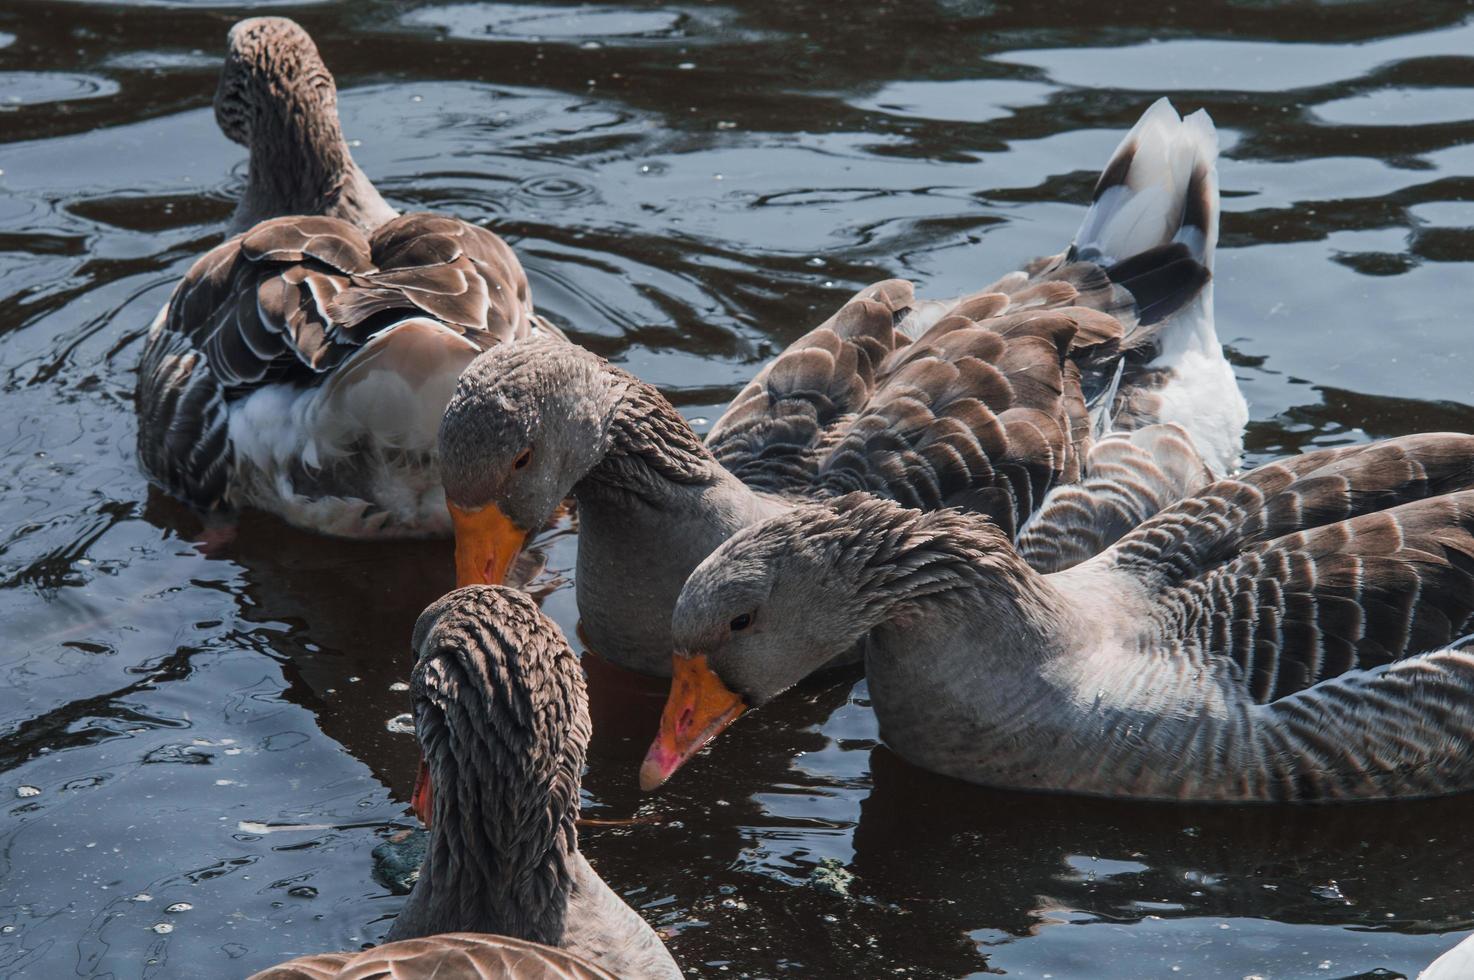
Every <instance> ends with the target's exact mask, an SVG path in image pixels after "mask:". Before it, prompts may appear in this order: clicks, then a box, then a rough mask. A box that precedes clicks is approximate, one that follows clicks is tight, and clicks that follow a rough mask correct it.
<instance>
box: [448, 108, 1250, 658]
mask: <svg viewBox="0 0 1474 980" xmlns="http://www.w3.org/2000/svg"><path fill="white" fill-rule="evenodd" d="M1215 153H1216V138H1215V137H1214V132H1213V128H1212V124H1211V122H1209V121H1208V119H1207V117H1206V115H1205V114H1202V113H1198V114H1196V115H1194V116H1191V117H1189V118H1188V119H1187V120H1181V119H1179V118H1178V116H1177V113H1176V112H1175V111H1174V110H1173V109H1172V107H1171V106H1170V105H1169V104H1168V103H1166V102H1165V101H1163V102H1161V103H1158V104H1157V105H1155V106H1153V107H1152V109H1151V110H1149V111H1148V113H1147V114H1146V116H1145V117H1143V120H1142V122H1141V123H1139V124H1138V125H1137V127H1136V128H1135V129H1133V130H1132V132H1131V134H1129V135H1128V137H1127V138H1126V140H1125V141H1124V142H1123V143H1122V145H1121V147H1120V149H1118V150H1117V152H1116V154H1115V156H1114V157H1113V158H1112V161H1111V163H1110V165H1109V166H1108V167H1107V168H1106V170H1105V172H1104V173H1103V174H1102V175H1101V178H1100V182H1099V185H1098V187H1097V189H1096V193H1095V202H1094V204H1093V206H1092V207H1091V209H1090V210H1089V212H1088V213H1087V215H1086V217H1085V221H1084V224H1083V225H1082V226H1081V233H1080V236H1079V237H1078V238H1077V241H1076V242H1075V244H1074V245H1072V246H1071V247H1070V249H1069V250H1067V251H1066V252H1065V253H1062V254H1060V255H1057V256H1053V257H1050V258H1045V259H1040V260H1038V261H1035V262H1033V263H1031V264H1030V265H1028V266H1027V267H1026V268H1025V269H1023V270H1021V271H1018V272H1014V273H1011V274H1009V275H1007V276H1005V277H1004V278H1002V279H1000V280H998V281H997V282H995V283H993V284H992V285H989V286H987V287H985V288H984V289H982V290H980V291H978V292H976V293H973V294H970V295H968V296H964V297H962V298H960V299H953V300H948V301H934V300H922V299H918V298H917V297H916V296H915V294H914V290H913V287H912V284H911V283H909V282H906V281H904V280H897V279H892V280H887V281H884V282H881V283H878V284H876V285H873V286H870V287H868V288H866V289H864V290H861V291H860V293H859V294H858V295H856V296H855V297H854V298H853V299H852V300H850V301H849V302H848V303H846V304H845V305H844V306H843V307H842V308H841V309H840V310H839V311H838V312H837V313H835V314H834V316H832V317H831V318H830V319H829V320H827V321H826V322H825V323H823V324H822V325H820V326H819V327H817V328H815V329H814V330H812V331H810V332H809V333H808V334H806V335H804V336H803V337H801V338H799V339H798V340H797V341H795V342H794V343H793V344H791V345H790V346H789V347H788V348H787V349H786V350H785V351H784V352H783V353H782V354H780V355H779V356H778V357H777V358H776V359H775V360H774V361H773V362H772V363H770V364H769V365H767V366H766V367H765V368H764V369H763V370H762V371H761V372H760V373H759V374H758V376H757V377H756V379H754V381H753V382H752V383H751V384H750V385H748V386H747V387H746V388H745V389H744V390H743V391H742V392H741V393H740V394H739V395H738V396H737V398H736V399H735V400H734V401H733V403H732V405H731V407H730V408H729V409H728V410H727V412H726V413H725V414H724V415H723V416H722V417H721V418H720V419H719V420H718V421H717V423H716V425H715V426H714V428H713V429H712V431H711V433H710V435H709V436H708V437H707V439H706V440H705V441H704V442H703V441H702V440H701V439H700V438H699V437H698V436H697V435H696V434H695V432H694V431H693V430H692V429H691V427H690V426H689V425H688V424H687V423H686V421H685V420H684V419H683V418H682V417H681V416H680V414H679V413H678V412H677V411H676V410H675V408H673V407H672V406H671V404H670V402H668V401H667V400H666V399H665V398H664V397H663V396H662V395H661V394H660V393H659V392H658V391H657V390H656V389H655V388H654V387H652V386H651V385H648V384H645V383H644V382H642V381H640V380H639V379H637V378H634V377H632V376H631V375H629V374H627V373H625V372H624V371H622V370H620V369H619V368H617V367H615V366H613V365H611V364H609V363H608V362H607V361H604V360H603V359H601V358H598V357H595V356H594V355H592V354H590V353H588V352H586V351H582V350H579V349H576V348H573V347H569V346H562V347H559V346H557V345H555V344H552V343H550V342H519V343H517V344H512V345H506V346H503V347H500V348H496V349H493V350H491V351H489V352H487V353H486V354H483V355H481V356H480V357H478V358H477V360H476V361H474V362H473V363H472V364H471V366H470V367H469V368H468V369H467V370H466V372H465V373H464V374H463V375H462V376H461V380H460V383H459V385H458V386H457V389H456V394H455V396H454V398H452V400H451V403H450V406H449V407H448V409H447V410H446V414H445V419H444V421H443V423H442V425H441V430H440V449H441V459H442V463H443V477H444V480H445V488H446V495H447V501H448V503H449V504H450V509H451V512H452V518H453V521H454V523H455V533H456V565H457V581H458V582H460V583H461V584H467V583H472V582H496V581H500V580H501V579H502V576H503V575H504V574H505V571H506V569H507V567H508V565H509V563H510V562H511V560H512V557H513V555H514V554H515V553H516V552H517V550H518V549H519V548H520V547H521V546H522V545H523V543H524V542H525V540H526V537H527V534H528V533H529V532H530V531H532V530H536V529H538V528H540V527H542V526H543V525H544V524H545V523H546V522H547V520H548V518H549V516H550V515H551V514H552V513H553V511H554V508H556V507H557V506H558V505H559V503H560V502H561V501H562V500H563V499H564V498H565V497H567V496H572V497H573V498H574V499H575V501H576V503H577V507H578V515H579V522H580V524H579V549H578V567H577V573H576V583H577V594H578V607H579V612H580V615H581V619H582V628H583V630H584V632H585V634H586V635H587V638H588V640H589V642H590V645H591V646H592V648H593V649H594V650H596V651H598V652H599V653H600V654H601V655H603V656H604V657H606V658H607V659H609V660H611V661H613V662H614V663H617V664H619V665H621V666H625V667H629V668H632V669H635V670H638V671H642V672H644V673H650V674H661V675H664V674H668V673H669V672H670V670H671V663H672V661H671V638H670V627H669V624H670V614H671V611H672V609H673V608H674V604H675V598H676V595H677V593H678V592H679V591H680V587H681V585H682V583H684V582H685V580H686V577H687V576H688V575H689V574H690V572H691V570H692V569H694V568H695V567H696V565H697V564H698V563H699V562H700V561H701V560H702V559H703V558H705V557H706V556H707V555H708V554H710V553H711V551H712V550H713V549H714V548H716V546H717V545H719V544H720V543H721V542H722V541H725V540H726V539H727V538H728V537H730V536H731V535H732V534H733V533H734V532H736V531H737V530H738V529H739V528H742V527H745V526H747V525H748V524H751V523H754V522H755V521H758V520H761V519H764V518H768V517H772V516H774V515H776V514H780V513H783V512H784V511H786V510H789V509H791V508H793V507H795V506H798V505H799V504H801V503H803V502H805V501H810V500H814V499H823V498H826V497H831V496H836V495H839V494H843V493H846V492H850V491H864V492H866V493H870V494H873V495H877V496H881V497H888V498H894V499H896V500H899V501H900V502H902V503H904V504H906V505H908V506H912V507H918V508H923V509H935V508H938V507H948V506H962V507H966V508H968V509H970V510H975V511H978V512H980V513H984V514H987V515H988V516H989V517H991V518H992V519H993V520H995V521H996V522H997V523H998V524H999V525H1000V526H1001V527H1003V528H1004V529H1005V530H1006V532H1007V533H1008V534H1009V535H1010V536H1012V535H1014V534H1016V533H1018V532H1019V530H1020V529H1021V528H1023V527H1024V526H1025V524H1026V523H1027V522H1028V521H1029V520H1030V519H1031V515H1036V514H1038V512H1040V510H1041V503H1045V504H1046V506H1045V507H1044V508H1043V513H1042V514H1041V515H1039V516H1040V517H1041V518H1042V523H1041V524H1040V526H1039V528H1038V529H1037V530H1038V531H1039V532H1040V533H1038V534H1036V535H1034V536H1033V538H1032V541H1033V543H1029V542H1026V543H1025V546H1026V547H1027V548H1028V549H1029V550H1030V553H1031V554H1038V555H1040V558H1041V561H1047V562H1050V563H1054V564H1056V565H1057V564H1058V563H1059V562H1061V561H1068V560H1072V559H1071V558H1070V556H1071V555H1072V554H1073V553H1074V552H1076V551H1078V550H1079V549H1078V548H1066V547H1061V546H1057V545H1054V544H1050V543H1049V542H1051V541H1057V540H1058V539H1059V538H1060V536H1061V535H1064V534H1069V533H1074V532H1076V531H1079V530H1081V529H1084V530H1086V531H1087V532H1088V534H1089V535H1090V536H1093V537H1094V538H1096V540H1095V543H1094V545H1092V546H1093V547H1101V546H1104V545H1105V544H1109V543H1110V542H1109V540H1106V539H1104V538H1102V535H1103V534H1104V533H1105V531H1104V529H1105V528H1106V527H1107V526H1112V527H1114V526H1119V527H1120V530H1124V529H1125V528H1129V527H1131V526H1134V525H1135V524H1136V523H1139V522H1140V520H1142V519H1145V518H1146V517H1149V516H1150V515H1151V514H1152V513H1154V512H1155V510H1156V509H1158V508H1159V507H1160V506H1161V505H1163V504H1165V503H1168V502H1170V501H1171V500H1173V499H1176V497H1178V496H1180V495H1181V494H1182V493H1185V492H1189V491H1191V490H1192V489H1196V488H1197V487H1198V486H1201V485H1202V484H1203V483H1206V482H1207V474H1206V471H1205V470H1204V469H1203V467H1202V464H1201V462H1200V461H1199V460H1198V458H1197V456H1196V454H1195V453H1194V452H1193V449H1194V448H1195V447H1196V446H1199V445H1201V446H1205V447H1209V448H1213V449H1215V453H1216V456H1215V458H1216V459H1217V464H1218V465H1219V466H1229V465H1231V458H1230V457H1236V452H1237V450H1236V449H1235V450H1233V451H1232V452H1228V451H1222V449H1221V445H1220V444H1223V445H1226V444H1228V443H1232V444H1233V445H1234V446H1237V440H1238V438H1239V436H1238V434H1237V433H1238V430H1239V429H1240V428H1241V426H1242V422H1243V414H1244V412H1243V399H1242V398H1241V397H1240V396H1239V395H1238V392H1237V389H1236V388H1235V387H1234V383H1233V376H1232V373H1231V372H1229V370H1228V367H1227V364H1226V363H1225V362H1223V359H1222V353H1221V351H1219V350H1218V348H1217V342H1216V340H1212V335H1213V325H1212V307H1211V298H1210V297H1208V296H1207V295H1206V292H1205V287H1206V286H1207V284H1208V281H1209V271H1208V264H1209V263H1211V257H1212V250H1213V247H1214V243H1215V242H1216V239H1217V224H1218V222H1217V213H1218V212H1217V185H1216V178H1215V177H1214V154H1215ZM1205 336H1206V337H1207V338H1208V339H1209V340H1211V341H1212V342H1211V344H1210V345H1209V346H1211V347H1212V349H1213V351H1214V356H1215V357H1216V358H1217V360H1218V363H1217V365H1216V366H1214V365H1212V364H1209V363H1208V359H1207V358H1206V357H1205V356H1199V355H1200V354H1201V351H1200V350H1199V348H1200V347H1201V346H1202V344H1203V343H1205V342H1206V341H1204V337H1205ZM1189 349H1190V351H1191V352H1192V353H1193V356H1192V357H1187V355H1186V354H1183V350H1189ZM1169 353H1170V354H1172V356H1173V357H1174V358H1175V360H1172V361H1171V363H1164V362H1162V360H1161V358H1162V357H1163V356H1165V355H1166V354H1169ZM1189 362H1190V363H1189ZM1205 364H1207V365H1208V367H1204V365H1205ZM1220 368H1221V370H1219V369H1220ZM1191 378H1196V379H1197V380H1196V381H1195V382H1193V383H1192V384H1189V385H1188V388H1191V389H1192V390H1201V391H1203V392H1207V393H1209V394H1210V395H1211V396H1212V398H1213V400H1214V405H1215V407H1216V410H1217V414H1216V415H1212V413H1210V411H1209V410H1208V408H1207V407H1206V406H1204V405H1202V404H1199V403H1197V402H1194V401H1192V400H1191V399H1190V398H1186V397H1184V395H1183V389H1182V385H1183V384H1184V382H1185V381H1186V380H1188V379H1191ZM1220 382H1222V383H1220ZM1225 384H1226V386H1227V387H1226V388H1225V387H1224V385H1225ZM1194 385H1196V387H1194ZM1093 420H1094V423H1093ZM1162 421H1181V422H1182V423H1183V425H1184V429H1182V430H1176V431H1177V433H1178V437H1177V438H1175V439H1173V438H1164V437H1160V436H1159V435H1153V436H1151V437H1149V438H1148V439H1147V442H1148V443H1149V444H1150V445H1151V446H1152V447H1153V448H1155V449H1162V450H1165V449H1166V447H1168V446H1169V445H1170V446H1174V447H1176V448H1178V449H1180V450H1181V451H1182V453H1183V454H1184V456H1183V458H1185V459H1188V460H1190V461H1191V462H1190V464H1189V465H1179V464H1178V463H1176V462H1170V461H1169V462H1168V463H1166V464H1162V460H1159V459H1154V458H1153V454H1152V452H1151V451H1149V450H1147V449H1146V448H1144V447H1143V445H1142V444H1141V443H1140V442H1136V443H1133V439H1135V438H1136V437H1135V435H1134V432H1133V431H1132V430H1135V429H1137V428H1141V427H1146V426H1148V425H1150V424H1151V423H1154V422H1162ZM1093 424H1097V428H1100V429H1104V428H1111V427H1113V428H1115V429H1118V430H1122V431H1121V432H1120V433H1119V434H1118V435H1116V436H1115V437H1114V442H1112V444H1111V445H1105V442H1110V441H1111V440H1105V441H1103V442H1102V444H1101V445H1100V446H1098V447H1097V448H1100V449H1101V450H1102V453H1103V456H1102V457H1101V462H1102V464H1103V465H1105V467H1106V468H1107V469H1109V468H1110V466H1115V467H1116V469H1117V470H1118V471H1120V472H1124V473H1127V474H1130V473H1135V472H1136V471H1138V470H1144V471H1145V472H1143V473H1141V475H1140V476H1139V477H1137V478H1134V485H1135V487H1136V489H1135V490H1133V491H1132V492H1129V493H1120V492H1115V491H1112V490H1111V489H1110V488H1109V487H1106V486H1099V485H1094V486H1091V485H1086V484H1080V487H1079V489H1077V490H1076V491H1074V492H1073V493H1072V494H1070V495H1067V496H1066V497H1065V498H1064V499H1058V500H1055V501H1052V502H1046V501H1045V495H1046V494H1047V493H1048V492H1049V491H1050V490H1051V488H1053V487H1056V486H1058V485H1062V484H1070V485H1074V484H1077V483H1078V482H1079V481H1080V478H1081V476H1082V470H1083V471H1085V472H1088V471H1089V468H1090V466H1091V464H1092V462H1093V459H1092V448H1091V447H1092V442H1093V439H1094V436H1095V434H1096V433H1095V431H1094V430H1093V429H1092V425H1093ZM1230 431H1232V432H1233V435H1232V436H1231V437H1230V436H1229V435H1228V434H1227V433H1229V432H1230ZM1107 464H1109V465H1107ZM1184 480H1185V481H1186V482H1185V483H1183V482H1182V481H1184ZM1138 491H1139V492H1138ZM1106 514H1109V515H1113V516H1102V515H1106ZM1121 514H1125V515H1126V516H1124V517H1121V516H1120V515H1121Z"/></svg>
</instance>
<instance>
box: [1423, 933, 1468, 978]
mask: <svg viewBox="0 0 1474 980" xmlns="http://www.w3.org/2000/svg"><path fill="white" fill-rule="evenodd" d="M1469 977H1474V936H1466V937H1464V941H1463V942H1461V943H1459V944H1458V945H1457V946H1454V947H1453V948H1452V949H1450V950H1447V951H1446V952H1445V953H1444V954H1443V955H1442V956H1440V957H1438V959H1436V960H1434V961H1433V962H1432V963H1429V964H1428V969H1426V970H1424V971H1423V972H1422V973H1419V974H1418V980H1468V978H1469Z"/></svg>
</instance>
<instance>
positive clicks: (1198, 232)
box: [1075, 98, 1218, 270]
mask: <svg viewBox="0 0 1474 980" xmlns="http://www.w3.org/2000/svg"><path fill="white" fill-rule="evenodd" d="M1217 159H1218V133H1217V131H1216V130H1215V129H1214V128H1213V120H1212V119H1210V118H1209V117H1208V114H1207V112H1205V111H1203V110H1201V109H1199V110H1198V111H1197V112H1194V113H1192V114H1191V115H1189V116H1188V117H1187V118H1185V119H1184V118H1182V117H1180V116H1178V114H1177V110H1176V109H1174V108H1173V107H1172V103H1171V102H1169V101H1168V100H1167V99H1165V98H1163V99H1158V100H1157V101H1156V102H1155V103H1154V104H1153V105H1152V107H1151V108H1150V109H1148V110H1147V111H1146V112H1145V113H1144V114H1143V115H1142V117H1141V119H1140V120H1139V121H1138V122H1137V123H1136V125H1135V126H1133V127H1132V128H1131V132H1129V133H1127V134H1126V138H1125V139H1123V140H1122V141H1121V145H1120V146H1118V147H1117V148H1116V152H1115V153H1114V154H1113V155H1112V156H1111V160H1110V162H1109V163H1108V164H1106V167H1105V169H1104V170H1103V171H1101V175H1100V179H1099V181H1097V182H1096V185H1095V194H1094V196H1093V199H1092V203H1091V206H1090V210H1089V212H1088V213H1086V215H1085V220H1084V221H1083V222H1081V224H1080V231H1079V232H1078V233H1077V234H1076V236H1075V248H1076V251H1077V253H1078V255H1079V257H1080V258H1082V259H1087V260H1090V261H1096V262H1100V263H1101V264H1103V265H1106V266H1110V265H1113V264H1114V263H1116V262H1119V261H1121V260H1123V259H1127V258H1130V257H1131V256H1134V255H1138V254H1140V253H1142V252H1146V251H1149V250H1151V249H1153V248H1156V247H1158V246H1161V245H1166V244H1169V243H1172V242H1178V243H1181V244H1183V245H1186V246H1187V249H1188V252H1189V254H1190V255H1191V256H1192V258H1193V259H1194V260H1196V261H1197V262H1199V263H1201V264H1202V265H1203V266H1205V267H1206V268H1208V269H1210V270H1211V269H1212V268H1213V250H1214V248H1215V247H1216V246H1217V244H1218V169H1217Z"/></svg>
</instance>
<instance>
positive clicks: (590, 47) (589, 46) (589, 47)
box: [579, 41, 604, 51]
mask: <svg viewBox="0 0 1474 980" xmlns="http://www.w3.org/2000/svg"><path fill="white" fill-rule="evenodd" d="M603 46H604V45H602V44H600V43H599V42H598V41H585V42H583V43H582V44H580V45H579V47H581V48H583V49H584V50H585V51H597V50H599V49H600V48H602V47H603Z"/></svg>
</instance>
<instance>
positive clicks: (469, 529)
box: [446, 504, 527, 588]
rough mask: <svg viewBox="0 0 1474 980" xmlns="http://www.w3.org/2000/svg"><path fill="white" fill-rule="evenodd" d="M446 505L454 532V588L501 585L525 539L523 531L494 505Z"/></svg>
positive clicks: (525, 535)
mask: <svg viewBox="0 0 1474 980" xmlns="http://www.w3.org/2000/svg"><path fill="white" fill-rule="evenodd" d="M446 506H447V507H448V508H449V509H450V521H451V524H452V525H453V526H454V527H455V535H456V587H457V588H459V587H460V586H463V585H501V584H502V583H503V582H505V581H506V579H507V570H508V569H509V568H511V567H512V560H513V559H514V558H516V557H517V553H518V552H519V551H521V550H522V545H523V544H524V543H526V541H527V532H526V531H524V530H522V528H520V527H518V526H517V525H516V524H513V523H512V519H511V518H510V517H508V516H507V515H506V514H503V513H502V512H501V510H500V508H498V507H497V506H496V504H487V505H486V506H485V507H480V508H477V509H476V510H464V509H462V508H460V507H457V506H456V505H455V504H446Z"/></svg>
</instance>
